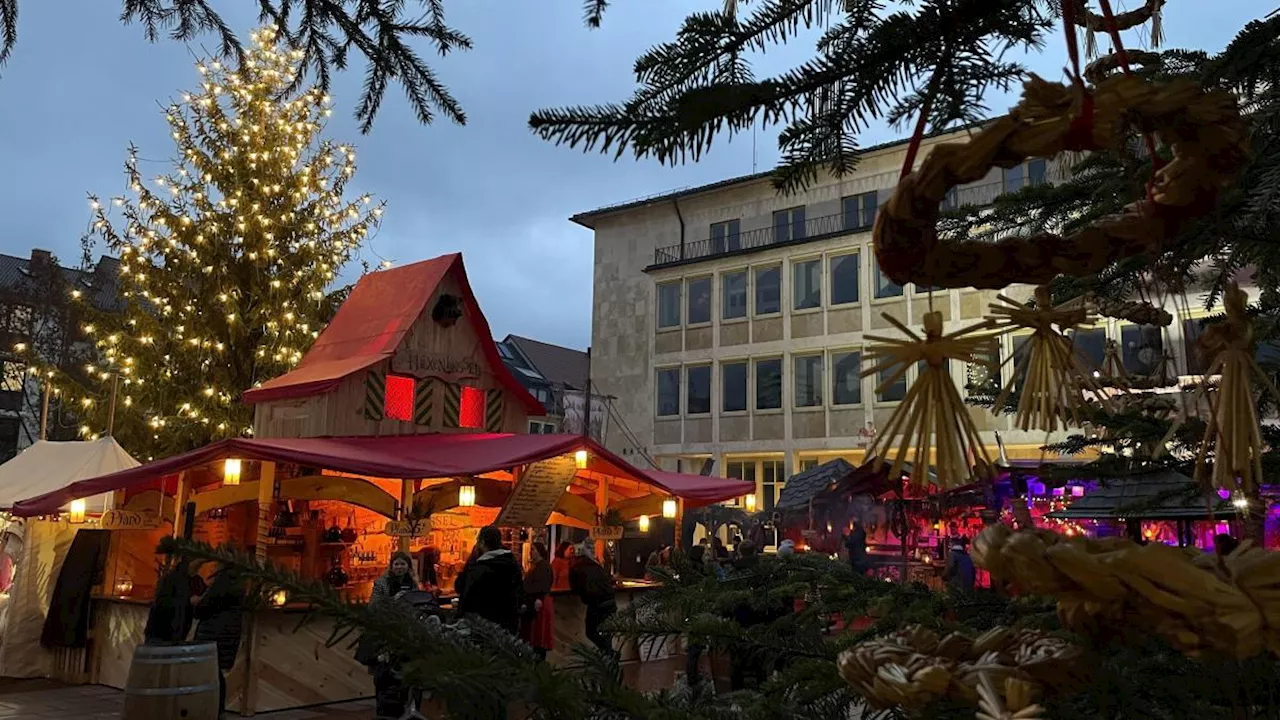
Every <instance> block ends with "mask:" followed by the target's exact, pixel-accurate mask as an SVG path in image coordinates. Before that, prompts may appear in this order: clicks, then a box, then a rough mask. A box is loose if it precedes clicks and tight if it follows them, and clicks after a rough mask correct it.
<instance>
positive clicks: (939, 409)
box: [862, 312, 995, 488]
mask: <svg viewBox="0 0 1280 720" xmlns="http://www.w3.org/2000/svg"><path fill="white" fill-rule="evenodd" d="M882 317H884V319H885V320H886V321H888V322H889V323H890V324H892V325H893V326H894V327H896V328H898V329H899V330H901V331H902V333H903V334H904V335H906V336H907V338H906V339H894V338H884V337H876V336H871V335H868V336H867V339H868V340H871V341H873V342H875V343H878V344H875V345H872V346H870V347H869V348H868V349H867V356H868V357H869V358H870V359H871V361H872V364H873V367H871V368H870V369H868V370H864V371H863V373H862V377H867V376H868V375H877V374H879V373H882V372H887V373H888V377H887V379H886V380H885V381H884V382H882V383H881V384H880V386H879V387H878V388H877V392H884V391H885V390H886V389H888V388H889V387H892V386H893V385H894V384H895V383H897V382H898V381H900V380H901V379H902V377H903V376H904V375H905V374H906V372H907V369H908V368H910V367H911V366H913V365H919V366H920V368H921V370H920V376H919V377H918V378H917V379H916V381H915V382H914V383H912V384H911V386H910V388H908V390H907V394H906V396H905V397H903V399H902V402H901V403H899V404H898V407H897V408H896V409H894V411H893V415H892V416H890V418H889V422H888V423H887V424H886V425H885V428H884V431H883V432H882V433H881V434H880V435H879V436H878V437H877V438H876V441H875V444H874V445H873V446H872V448H871V452H872V454H873V455H874V456H875V457H877V458H880V462H881V464H882V465H883V464H884V463H885V462H886V456H887V454H888V453H887V452H886V451H889V450H891V449H892V448H893V447H894V445H895V443H896V445H897V449H896V452H894V454H893V470H892V473H893V475H895V476H897V475H900V474H901V473H902V466H903V463H904V462H905V461H906V460H907V455H908V452H910V453H911V458H910V460H911V482H912V484H914V485H922V484H924V483H925V482H928V476H929V475H928V471H929V466H930V464H932V465H933V466H934V470H935V472H936V475H937V483H938V484H939V485H940V486H942V487H944V488H950V487H955V486H957V485H963V484H965V483H968V482H969V481H970V479H971V478H972V477H973V475H974V472H973V471H972V470H971V464H972V465H976V468H977V471H978V472H977V474H978V475H979V476H982V477H987V476H989V474H990V470H991V466H992V461H991V455H990V454H989V453H988V452H987V449H986V447H984V446H983V444H982V440H981V439H980V437H979V436H978V429H977V427H976V426H975V425H974V423H973V418H972V417H970V415H969V409H968V408H967V407H965V404H964V400H962V399H961V398H960V392H959V391H958V390H957V389H956V386H955V383H954V382H952V380H951V373H950V372H949V371H948V369H947V364H948V361H951V360H955V361H958V362H965V363H989V361H988V360H986V359H985V355H986V354H987V351H988V350H989V349H990V348H991V346H992V344H993V343H994V342H995V336H994V335H991V334H990V333H979V331H981V330H986V329H987V328H989V327H990V326H991V323H990V321H984V322H982V323H979V324H976V325H971V326H969V327H966V328H963V329H961V330H956V331H955V332H952V333H949V334H943V332H942V313H939V312H928V313H925V316H924V331H925V334H924V337H920V336H919V335H917V334H916V333H914V332H912V331H911V330H910V329H909V328H907V327H906V326H905V325H903V324H902V323H900V322H898V321H897V320H896V319H895V318H892V317H890V316H889V315H887V314H886V315H882ZM935 450H936V453H935ZM971 460H972V463H971ZM931 461H932V462H931Z"/></svg>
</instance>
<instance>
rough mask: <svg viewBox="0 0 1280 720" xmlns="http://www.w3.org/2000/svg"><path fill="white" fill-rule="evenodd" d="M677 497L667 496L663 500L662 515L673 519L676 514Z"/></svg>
mask: <svg viewBox="0 0 1280 720" xmlns="http://www.w3.org/2000/svg"><path fill="white" fill-rule="evenodd" d="M676 510H677V506H676V499H675V498H667V499H666V500H663V501H662V517H664V518H666V519H668V520H671V519H673V518H674V517H675V516H676Z"/></svg>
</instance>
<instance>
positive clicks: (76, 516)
mask: <svg viewBox="0 0 1280 720" xmlns="http://www.w3.org/2000/svg"><path fill="white" fill-rule="evenodd" d="M84 511H85V501H84V499H83V498H81V499H79V500H72V501H71V512H70V513H69V514H68V519H69V520H70V521H71V524H73V525H79V524H80V523H83V522H84Z"/></svg>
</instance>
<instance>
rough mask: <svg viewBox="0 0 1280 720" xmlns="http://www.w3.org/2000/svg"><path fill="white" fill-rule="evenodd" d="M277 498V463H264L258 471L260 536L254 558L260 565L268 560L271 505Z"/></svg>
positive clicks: (255, 547)
mask: <svg viewBox="0 0 1280 720" xmlns="http://www.w3.org/2000/svg"><path fill="white" fill-rule="evenodd" d="M275 498H276V464H275V463H273V462H264V463H262V471H261V472H259V473H258V537H257V541H256V544H255V546H254V559H256V560H257V561H258V564H259V565H262V564H264V563H265V562H266V561H267V539H268V535H269V534H270V530H271V505H272V503H273V502H274V501H275Z"/></svg>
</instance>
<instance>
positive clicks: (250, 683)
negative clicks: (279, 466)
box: [240, 462, 276, 716]
mask: <svg viewBox="0 0 1280 720" xmlns="http://www.w3.org/2000/svg"><path fill="white" fill-rule="evenodd" d="M275 498H276V464H275V463H274V462H264V463H262V469H261V471H260V472H259V473H258V536H257V541H256V545H255V546H254V558H255V559H256V560H257V562H258V564H259V565H265V564H266V563H267V538H268V535H269V531H270V530H271V505H272V504H273V503H274V502H275ZM257 616H258V613H249V622H248V624H247V627H246V628H245V629H246V630H247V631H248V634H249V642H248V643H247V645H248V647H247V648H246V654H245V663H244V673H245V677H244V695H243V696H242V697H243V700H242V704H241V712H240V714H241V715H246V716H252V715H253V714H254V708H256V707H257V705H258V674H259V671H260V670H261V666H262V657H261V654H262V653H261V652H260V650H259V648H258V620H257Z"/></svg>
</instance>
